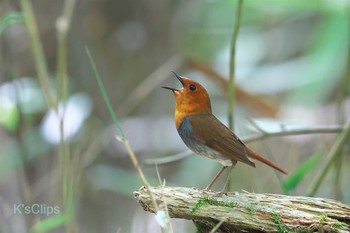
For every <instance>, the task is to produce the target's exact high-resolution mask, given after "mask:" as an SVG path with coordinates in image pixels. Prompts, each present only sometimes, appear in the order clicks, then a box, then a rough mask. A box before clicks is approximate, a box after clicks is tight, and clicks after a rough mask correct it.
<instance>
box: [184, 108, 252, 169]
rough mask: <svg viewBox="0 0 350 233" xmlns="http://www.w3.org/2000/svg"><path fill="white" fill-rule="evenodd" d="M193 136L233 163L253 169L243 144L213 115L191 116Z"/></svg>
mask: <svg viewBox="0 0 350 233" xmlns="http://www.w3.org/2000/svg"><path fill="white" fill-rule="evenodd" d="M190 123H191V126H192V130H193V134H194V135H195V136H196V138H197V139H198V140H199V141H201V142H202V143H203V144H205V145H206V146H208V147H210V148H212V149H214V150H216V151H218V152H220V153H221V154H222V155H224V156H225V157H227V158H228V159H230V160H233V161H240V162H243V163H246V164H248V165H250V166H253V167H255V163H253V162H252V161H250V159H249V158H248V156H247V147H246V146H245V145H244V143H243V142H242V141H241V140H240V139H239V138H238V137H237V136H236V135H235V134H234V133H233V132H232V131H231V130H230V129H229V128H227V127H226V126H225V125H224V124H222V123H221V122H220V121H219V120H218V119H217V118H216V117H215V116H214V115H213V114H211V113H205V114H200V115H193V116H191V119H190Z"/></svg>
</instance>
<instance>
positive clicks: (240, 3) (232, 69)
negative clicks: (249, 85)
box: [228, 0, 243, 130]
mask: <svg viewBox="0 0 350 233" xmlns="http://www.w3.org/2000/svg"><path fill="white" fill-rule="evenodd" d="M242 6H243V0H238V5H237V9H236V18H235V26H234V29H233V33H232V38H231V54H230V74H229V85H228V87H229V89H228V125H229V128H230V129H231V130H234V122H233V116H234V106H235V69H236V65H235V56H236V41H237V36H238V32H239V26H240V23H241V13H242Z"/></svg>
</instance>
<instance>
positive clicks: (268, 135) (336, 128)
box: [145, 126, 345, 165]
mask: <svg viewBox="0 0 350 233" xmlns="http://www.w3.org/2000/svg"><path fill="white" fill-rule="evenodd" d="M344 129H345V128H343V127H341V126H333V127H315V128H312V129H292V130H283V131H280V132H275V133H267V132H266V133H263V134H257V135H254V136H248V137H242V138H241V139H242V141H243V142H245V143H250V142H254V141H260V140H263V139H267V138H271V137H286V136H293V135H306V134H335V133H340V132H341V131H342V130H344ZM192 154H193V153H192V152H190V151H185V152H182V153H179V154H176V155H171V156H166V157H162V158H155V159H147V160H145V164H147V165H154V164H167V163H172V162H176V161H179V160H181V159H184V158H186V157H188V156H190V155H192Z"/></svg>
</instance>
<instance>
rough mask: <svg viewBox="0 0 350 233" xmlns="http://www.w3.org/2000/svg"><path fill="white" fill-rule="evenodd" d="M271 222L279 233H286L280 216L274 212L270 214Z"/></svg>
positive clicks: (286, 230)
mask: <svg viewBox="0 0 350 233" xmlns="http://www.w3.org/2000/svg"><path fill="white" fill-rule="evenodd" d="M272 216H273V220H274V221H275V224H276V225H277V229H278V232H279V233H288V232H289V231H288V229H287V227H286V225H284V224H283V223H282V221H281V218H280V216H279V215H278V214H277V213H276V212H272Z"/></svg>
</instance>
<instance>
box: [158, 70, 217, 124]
mask: <svg viewBox="0 0 350 233" xmlns="http://www.w3.org/2000/svg"><path fill="white" fill-rule="evenodd" d="M173 73H174V75H175V77H176V78H177V79H178V80H179V81H180V82H181V84H182V88H181V89H175V88H171V87H163V88H165V89H168V90H171V91H172V92H173V93H174V95H175V100H176V107H175V118H176V120H177V121H180V123H181V121H182V120H183V118H184V117H186V116H190V115H194V114H200V113H205V112H211V104H210V99H209V96H208V93H207V91H206V90H205V89H204V87H203V86H202V85H200V84H199V83H197V82H195V81H193V80H191V79H189V78H186V77H181V76H180V75H178V74H177V73H175V72H173ZM178 123H179V122H177V124H176V125H177V126H178Z"/></svg>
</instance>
